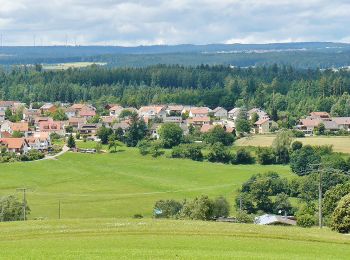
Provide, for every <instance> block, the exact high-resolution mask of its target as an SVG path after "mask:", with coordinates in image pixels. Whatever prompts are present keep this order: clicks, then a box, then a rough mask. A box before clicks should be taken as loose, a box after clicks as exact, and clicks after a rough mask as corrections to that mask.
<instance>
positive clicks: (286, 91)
mask: <svg viewBox="0 0 350 260" xmlns="http://www.w3.org/2000/svg"><path fill="white" fill-rule="evenodd" d="M349 92H350V72H349V71H348V70H346V69H342V70H330V69H329V70H320V69H296V68H293V67H291V66H278V65H276V64H274V65H271V66H259V67H249V68H233V67H230V66H222V65H220V66H219V65H218V66H209V65H201V66H196V67H193V66H188V67H184V66H179V65H155V66H148V67H144V68H107V67H101V66H97V65H93V66H90V67H87V68H80V69H67V70H58V71H52V70H43V69H42V66H41V65H36V66H28V67H26V66H23V67H14V68H13V69H11V70H6V69H2V70H1V71H0V100H19V101H22V102H25V103H27V104H29V103H30V102H80V101H85V102H87V101H89V102H92V103H93V104H95V105H96V106H97V107H98V108H99V107H102V105H104V104H106V103H120V104H121V105H123V106H134V107H137V108H138V107H140V106H142V105H147V104H165V103H167V104H170V103H174V104H175V103H176V104H184V105H197V106H208V107H210V108H215V107H216V106H222V107H225V108H226V109H231V108H233V107H240V106H246V107H247V108H252V107H260V108H263V109H265V110H267V112H268V113H270V115H272V116H275V117H278V118H279V119H284V118H287V119H288V120H287V121H288V122H289V123H291V124H292V123H293V122H292V121H293V120H296V119H297V118H299V117H300V116H303V115H306V114H308V113H309V112H310V111H313V110H320V111H327V112H330V113H331V114H332V115H333V116H350V106H349V104H350V96H349V95H348V93H349ZM273 119H276V118H273Z"/></svg>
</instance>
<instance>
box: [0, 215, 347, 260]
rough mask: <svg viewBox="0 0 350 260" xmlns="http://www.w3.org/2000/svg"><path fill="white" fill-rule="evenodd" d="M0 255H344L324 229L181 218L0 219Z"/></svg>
mask: <svg viewBox="0 0 350 260" xmlns="http://www.w3.org/2000/svg"><path fill="white" fill-rule="evenodd" d="M0 251H1V256H0V258H3V259H348V257H349V255H350V237H349V236H346V235H341V234H337V233H335V232H332V231H330V230H328V229H323V230H319V229H317V228H311V229H302V228H298V227H278V226H257V225H252V224H231V223H214V222H200V221H181V220H151V219H142V220H134V219H90V220H61V221H58V220H56V221H28V222H25V223H24V222H16V223H0Z"/></svg>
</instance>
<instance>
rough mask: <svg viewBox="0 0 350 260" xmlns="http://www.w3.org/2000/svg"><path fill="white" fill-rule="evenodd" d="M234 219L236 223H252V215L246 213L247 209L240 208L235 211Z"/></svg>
mask: <svg viewBox="0 0 350 260" xmlns="http://www.w3.org/2000/svg"><path fill="white" fill-rule="evenodd" d="M236 220H237V222H238V223H253V222H254V217H253V215H250V214H248V212H247V211H245V210H242V211H240V212H238V213H237V215H236Z"/></svg>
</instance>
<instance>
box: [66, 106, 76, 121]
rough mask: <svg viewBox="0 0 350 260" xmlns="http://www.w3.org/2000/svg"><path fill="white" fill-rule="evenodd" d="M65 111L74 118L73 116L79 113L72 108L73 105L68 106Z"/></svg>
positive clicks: (69, 116)
mask: <svg viewBox="0 0 350 260" xmlns="http://www.w3.org/2000/svg"><path fill="white" fill-rule="evenodd" d="M64 113H65V114H66V116H67V117H68V119H69V118H72V117H76V116H77V115H78V114H77V111H76V110H75V109H74V108H72V107H67V108H66V109H65V110H64Z"/></svg>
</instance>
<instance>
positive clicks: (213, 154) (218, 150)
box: [208, 143, 232, 163]
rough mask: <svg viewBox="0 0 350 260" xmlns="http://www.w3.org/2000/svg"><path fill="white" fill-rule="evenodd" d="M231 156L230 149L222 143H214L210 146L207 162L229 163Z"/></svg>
mask: <svg viewBox="0 0 350 260" xmlns="http://www.w3.org/2000/svg"><path fill="white" fill-rule="evenodd" d="M231 158H232V156H231V153H230V151H229V150H228V149H227V148H226V147H225V146H224V145H223V144H222V143H215V144H213V145H211V146H210V150H209V154H208V161H209V162H221V163H229V162H230V161H231Z"/></svg>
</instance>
